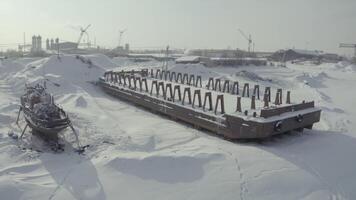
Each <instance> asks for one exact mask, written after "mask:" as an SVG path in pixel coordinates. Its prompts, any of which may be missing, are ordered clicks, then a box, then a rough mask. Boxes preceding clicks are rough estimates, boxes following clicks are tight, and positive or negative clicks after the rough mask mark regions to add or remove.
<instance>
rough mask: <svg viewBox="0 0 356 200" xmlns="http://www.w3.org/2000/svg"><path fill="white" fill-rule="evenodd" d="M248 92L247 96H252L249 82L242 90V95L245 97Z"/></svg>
mask: <svg viewBox="0 0 356 200" xmlns="http://www.w3.org/2000/svg"><path fill="white" fill-rule="evenodd" d="M246 94H247V97H250V85H249V84H248V83H245V85H244V89H243V91H242V97H245V96H246Z"/></svg>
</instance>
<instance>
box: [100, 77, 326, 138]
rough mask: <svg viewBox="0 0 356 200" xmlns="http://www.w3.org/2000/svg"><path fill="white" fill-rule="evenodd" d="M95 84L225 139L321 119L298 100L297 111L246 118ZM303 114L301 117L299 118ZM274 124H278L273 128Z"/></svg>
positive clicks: (267, 133) (272, 132) (102, 82)
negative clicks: (268, 116)
mask: <svg viewBox="0 0 356 200" xmlns="http://www.w3.org/2000/svg"><path fill="white" fill-rule="evenodd" d="M98 85H99V86H100V87H101V88H102V89H103V90H104V91H105V92H107V93H108V94H110V95H112V96H114V97H117V98H119V99H122V100H125V101H128V102H131V103H133V104H136V105H139V106H141V107H144V108H146V109H149V110H151V111H153V112H154V113H160V114H162V115H166V116H169V117H170V118H172V119H174V120H180V121H183V122H186V123H188V124H191V125H193V126H194V127H195V128H201V129H206V130H208V131H210V132H212V133H215V134H218V135H221V136H223V137H225V138H228V139H258V138H266V137H270V136H272V135H276V134H282V133H286V132H289V131H292V130H298V131H300V130H302V129H303V128H311V127H312V126H313V124H314V123H316V122H318V121H319V120H320V113H321V110H320V109H317V108H315V107H314V103H312V104H300V105H297V106H296V107H298V106H299V107H300V110H299V111H295V112H291V113H288V114H285V115H283V114H281V115H279V116H273V117H270V118H266V119H261V118H246V117H244V116H238V115H234V114H222V115H213V114H211V112H204V111H202V110H199V109H191V108H188V107H186V106H184V105H180V104H177V103H175V102H172V101H171V100H166V99H162V98H159V97H156V96H154V95H150V94H148V93H144V92H140V91H137V90H136V89H132V88H128V87H125V86H124V85H119V84H112V83H110V82H107V81H105V78H102V79H100V80H99V81H98ZM300 117H302V119H303V120H300ZM276 127H277V128H276Z"/></svg>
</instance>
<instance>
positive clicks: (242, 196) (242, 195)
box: [219, 147, 249, 200]
mask: <svg viewBox="0 0 356 200" xmlns="http://www.w3.org/2000/svg"><path fill="white" fill-rule="evenodd" d="M219 149H220V150H221V151H223V152H225V153H227V154H228V155H229V156H230V157H232V158H233V160H234V162H235V166H236V169H237V171H238V175H239V178H240V200H244V199H245V196H246V194H247V193H248V192H249V190H248V188H247V186H246V184H247V182H246V180H245V175H244V173H243V171H242V168H241V164H240V160H239V159H238V158H237V157H236V156H234V155H233V153H231V152H230V151H225V150H223V149H222V148H220V147H219Z"/></svg>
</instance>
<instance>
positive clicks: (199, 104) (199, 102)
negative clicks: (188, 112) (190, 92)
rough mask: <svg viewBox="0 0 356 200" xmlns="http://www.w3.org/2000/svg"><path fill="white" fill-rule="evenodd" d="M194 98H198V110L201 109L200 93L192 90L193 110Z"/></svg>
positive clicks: (193, 105)
mask: <svg viewBox="0 0 356 200" xmlns="http://www.w3.org/2000/svg"><path fill="white" fill-rule="evenodd" d="M196 96H197V97H198V107H199V108H200V107H201V93H200V90H194V96H193V104H192V107H193V108H194V107H195V99H196Z"/></svg>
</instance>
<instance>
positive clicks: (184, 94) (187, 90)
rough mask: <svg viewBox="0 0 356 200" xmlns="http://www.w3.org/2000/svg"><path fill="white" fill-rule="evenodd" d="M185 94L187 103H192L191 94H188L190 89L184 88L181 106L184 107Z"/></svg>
mask: <svg viewBox="0 0 356 200" xmlns="http://www.w3.org/2000/svg"><path fill="white" fill-rule="evenodd" d="M186 93H187V94H188V103H189V104H191V103H192V96H191V93H190V87H187V88H184V93H183V100H182V105H184V101H185V96H186Z"/></svg>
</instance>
